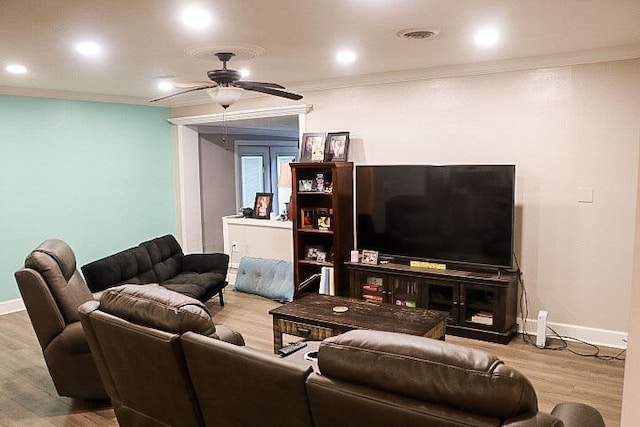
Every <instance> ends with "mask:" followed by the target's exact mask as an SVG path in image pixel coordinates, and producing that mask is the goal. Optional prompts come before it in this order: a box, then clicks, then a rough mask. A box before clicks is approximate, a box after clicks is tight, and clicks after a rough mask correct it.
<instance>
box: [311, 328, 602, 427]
mask: <svg viewBox="0 0 640 427" xmlns="http://www.w3.org/2000/svg"><path fill="white" fill-rule="evenodd" d="M318 365H319V369H320V372H321V373H322V375H320V374H317V373H314V374H312V375H311V376H310V377H309V378H308V380H307V391H308V395H309V402H310V404H311V413H312V414H313V421H314V424H315V426H316V427H325V426H331V427H340V426H350V427H359V426H363V427H364V426H367V427H370V426H374V425H375V426H396V425H397V426H406V427H411V426H476V427H482V426H510V427H529V426H531V427H534V426H535V427H546V426H553V427H561V426H566V427H604V422H603V420H602V417H601V416H600V414H599V413H598V411H596V410H595V409H594V408H592V407H590V406H587V405H583V404H579V403H564V404H559V405H557V406H556V407H555V408H554V409H553V411H552V412H551V414H546V413H542V412H540V411H539V410H538V402H537V397H536V393H535V391H534V389H533V386H532V385H531V383H530V382H529V380H527V379H526V378H525V377H524V376H523V375H522V374H521V373H519V372H518V371H516V370H515V369H512V368H510V367H508V366H506V365H505V364H504V363H503V362H502V361H501V360H499V359H498V358H496V357H495V356H492V355H490V354H488V353H485V352H483V351H479V350H475V349H471V348H467V347H463V346H459V345H454V344H449V343H446V342H443V341H437V340H431V339H428V338H423V337H415V336H411V335H404V334H397V333H391V332H377V331H365V330H355V331H350V332H347V333H345V334H343V335H340V336H337V337H331V338H328V339H326V340H324V341H323V342H322V344H321V345H320V351H319V358H318Z"/></svg>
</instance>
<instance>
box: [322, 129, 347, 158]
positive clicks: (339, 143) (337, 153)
mask: <svg viewBox="0 0 640 427" xmlns="http://www.w3.org/2000/svg"><path fill="white" fill-rule="evenodd" d="M325 152H326V155H325V161H328V162H346V161H347V155H348V152H349V132H330V133H328V134H327V140H326V143H325Z"/></svg>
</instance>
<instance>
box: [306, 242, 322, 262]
mask: <svg viewBox="0 0 640 427" xmlns="http://www.w3.org/2000/svg"><path fill="white" fill-rule="evenodd" d="M323 251H324V248H323V247H322V246H320V245H307V246H305V247H304V259H306V260H312V261H317V260H318V253H324V254H325V257H326V254H327V253H326V252H323Z"/></svg>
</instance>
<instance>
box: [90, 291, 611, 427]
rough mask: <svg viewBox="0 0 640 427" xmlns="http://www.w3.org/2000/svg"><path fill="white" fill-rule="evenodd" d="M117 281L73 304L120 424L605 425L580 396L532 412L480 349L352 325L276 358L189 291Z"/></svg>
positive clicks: (531, 400) (525, 390)
mask: <svg viewBox="0 0 640 427" xmlns="http://www.w3.org/2000/svg"><path fill="white" fill-rule="evenodd" d="M123 288H125V290H124V291H123V290H122V289H113V290H109V291H107V292H106V293H105V295H103V297H102V299H101V302H100V307H99V308H98V307H97V305H98V303H96V302H88V303H85V304H83V305H82V306H80V309H79V310H80V313H81V321H82V322H83V326H84V327H85V329H86V330H87V335H88V340H89V344H90V346H91V348H92V350H93V351H94V354H95V357H96V362H97V365H98V368H99V370H100V373H101V375H102V376H103V379H104V381H105V386H106V388H107V390H108V391H109V394H110V395H111V397H112V401H113V403H114V408H115V410H116V416H117V418H118V421H119V423H120V425H122V426H125V427H126V426H135V425H145V426H155V425H157V426H160V425H163V426H167V425H168V426H202V425H203V426H212V427H213V426H248V425H256V426H257V425H259V426H264V427H271V426H273V427H289V426H290V427H305V426H315V427H325V426H326V427H329V426H330V427H340V426H345V427H346V426H350V427H351V426H355V427H359V426H362V427H365V426H366V427H375V426H381V427H383V426H384V427H387V426H403V427H405V426H406V427H412V426H416V427H417V426H436V427H453V426H456V427H458V426H474V427H484V426H509V427H562V426H566V427H604V423H603V421H602V417H601V416H600V414H599V413H598V412H597V411H596V410H595V409H593V408H592V407H589V406H587V405H583V404H579V403H570V404H560V405H558V406H556V408H554V410H553V411H552V412H551V413H550V414H547V413H542V412H540V411H539V410H538V404H537V397H536V393H535V391H534V389H533V387H532V385H531V383H530V382H529V381H528V380H527V379H526V378H525V377H524V376H523V375H522V374H520V373H519V372H517V371H516V370H514V369H512V368H510V367H508V366H506V365H505V364H504V363H503V362H502V361H501V360H499V359H497V358H496V357H494V356H492V355H490V354H487V353H485V352H482V351H478V350H474V349H470V348H466V347H463V346H458V345H453V344H449V343H446V342H442V341H438V340H431V339H428V338H423V337H415V336H410V335H404V334H397V333H389V332H379V331H367V330H355V331H350V332H347V333H345V334H343V335H340V336H337V337H332V338H328V339H326V340H324V341H323V342H322V343H321V344H320V346H319V347H320V348H319V358H318V364H317V366H318V367H319V372H313V370H312V369H311V367H310V366H311V364H310V363H309V364H305V362H304V361H303V360H302V354H303V353H304V352H305V350H301V351H299V352H297V353H294V354H293V355H291V356H288V357H287V358H284V359H282V358H279V357H278V356H276V355H273V354H267V353H263V352H259V351H257V350H254V349H250V348H247V347H242V346H238V345H232V344H230V343H228V342H224V341H223V340H220V339H219V338H221V336H222V335H225V334H221V331H220V327H217V328H216V333H217V335H218V336H216V335H213V334H212V323H211V322H210V321H207V316H206V313H205V312H204V310H205V308H204V306H202V305H201V303H199V302H198V301H196V300H193V299H179V298H176V297H175V294H174V296H171V297H170V298H169V297H167V298H165V297H161V296H159V295H155V294H156V293H157V292H159V291H156V290H154V289H152V288H150V289H145V288H146V287H140V286H132V287H129V288H128V289H127V287H123ZM156 289H159V290H162V288H156ZM181 297H182V296H181ZM182 298H186V297H182ZM145 300H148V301H145ZM310 347H311V345H310Z"/></svg>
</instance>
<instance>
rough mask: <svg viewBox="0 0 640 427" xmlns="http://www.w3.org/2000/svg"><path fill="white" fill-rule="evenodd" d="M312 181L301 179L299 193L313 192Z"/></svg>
mask: <svg viewBox="0 0 640 427" xmlns="http://www.w3.org/2000/svg"><path fill="white" fill-rule="evenodd" d="M313 184H314V183H313V180H312V179H301V180H299V181H298V191H313Z"/></svg>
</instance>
